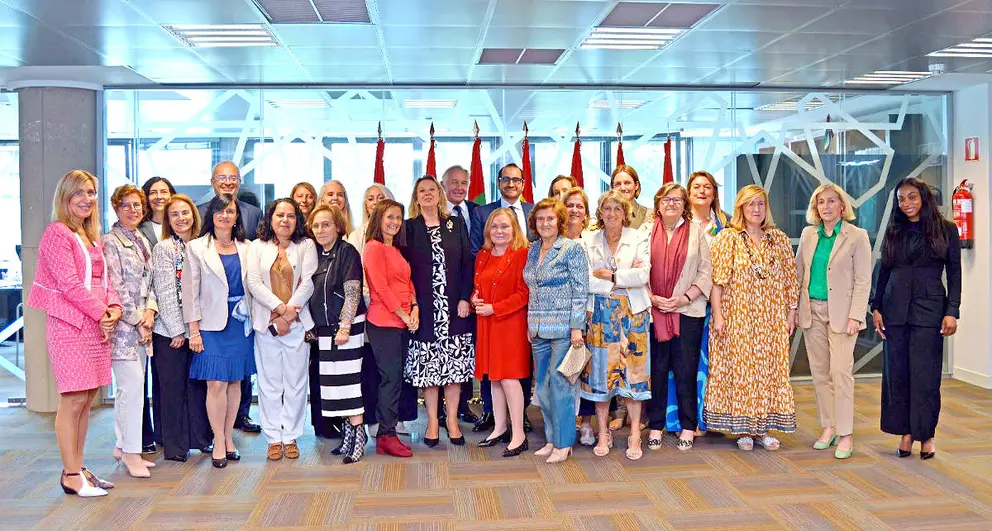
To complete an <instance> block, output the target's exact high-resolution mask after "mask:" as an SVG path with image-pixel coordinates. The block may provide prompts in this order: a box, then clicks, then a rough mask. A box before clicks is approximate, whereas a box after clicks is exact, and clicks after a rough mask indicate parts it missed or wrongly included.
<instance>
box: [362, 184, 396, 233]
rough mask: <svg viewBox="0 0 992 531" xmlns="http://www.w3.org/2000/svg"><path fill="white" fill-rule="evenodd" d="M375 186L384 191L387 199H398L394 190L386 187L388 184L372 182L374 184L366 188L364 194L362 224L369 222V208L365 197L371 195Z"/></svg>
mask: <svg viewBox="0 0 992 531" xmlns="http://www.w3.org/2000/svg"><path fill="white" fill-rule="evenodd" d="M373 188H375V189H377V190H379V191H380V192H382V195H384V196H386V199H392V200H394V201H395V200H396V198H395V197H393V192H391V191H390V190H389V188H386V185H384V184H379V183H372V186H369V187H368V188H366V189H365V192H364V193H363V194H362V225H366V226H367V225H368V224H369V209H367V208H365V198H366V197H368V196H369V191H371V190H372V189H373Z"/></svg>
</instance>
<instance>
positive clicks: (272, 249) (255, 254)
mask: <svg viewBox="0 0 992 531" xmlns="http://www.w3.org/2000/svg"><path fill="white" fill-rule="evenodd" d="M277 256H279V247H278V246H277V245H276V243H275V242H263V241H262V240H255V241H253V242H251V245H250V246H248V285H247V287H248V289H249V290H250V291H251V296H252V300H251V318H252V319H251V320H252V326H254V328H255V330H256V331H257V332H262V333H267V332H266V328H268V326H269V318H270V317H271V315H272V310H275V309H276V308H277V307H279V305H280V304H282V301H281V300H279V297H276V294H275V293H273V292H272V275H270V274H269V271H270V270H271V269H272V264H273V263H275V261H276V257H277ZM286 258H287V259H288V260H289V263H290V264H291V265H292V266H293V296H292V297H291V298H290V299H289V302H287V303H286V304H288V305H290V306H293V305H295V306H299V307H300V323H301V324H302V325H303V328H304V330H310V329H311V328H313V318H312V317H311V316H310V305H309V304H307V302H309V301H310V296H311V295H313V274H314V272H316V271H317V247H316V246H315V245H314V243H313V240H311V239H310V238H306V239H304V240H303V241H301V242H300V243H290V244H289V247H287V248H286Z"/></svg>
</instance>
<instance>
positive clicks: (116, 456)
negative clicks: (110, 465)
mask: <svg viewBox="0 0 992 531" xmlns="http://www.w3.org/2000/svg"><path fill="white" fill-rule="evenodd" d="M139 455H140V454H139ZM122 459H124V451H123V450H121V449H120V448H117V447H114V461H120V460H122ZM141 464H143V465H145V468H155V463H153V462H151V461H146V460H145V459H144V458H142V459H141Z"/></svg>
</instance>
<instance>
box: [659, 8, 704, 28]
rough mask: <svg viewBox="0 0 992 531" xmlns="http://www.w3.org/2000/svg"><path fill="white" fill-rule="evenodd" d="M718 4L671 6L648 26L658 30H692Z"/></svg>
mask: <svg viewBox="0 0 992 531" xmlns="http://www.w3.org/2000/svg"><path fill="white" fill-rule="evenodd" d="M718 7H720V6H719V5H718V4H669V6H668V7H667V8H665V10H664V11H662V12H661V14H660V15H658V17H657V18H655V19H654V20H652V21H651V23H650V24H648V26H649V27H656V28H691V27H692V26H694V25H695V24H696V23H697V22H699V20H700V19H702V18H703V17H705V16H706V15H709V14H710V13H711V12H713V10H714V9H716V8H718Z"/></svg>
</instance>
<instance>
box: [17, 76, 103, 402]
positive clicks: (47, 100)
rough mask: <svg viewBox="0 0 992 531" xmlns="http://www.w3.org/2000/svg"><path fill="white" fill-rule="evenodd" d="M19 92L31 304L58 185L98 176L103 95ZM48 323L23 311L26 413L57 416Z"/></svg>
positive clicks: (56, 89) (26, 277)
mask: <svg viewBox="0 0 992 531" xmlns="http://www.w3.org/2000/svg"><path fill="white" fill-rule="evenodd" d="M12 88H16V87H12ZM17 92H18V109H19V114H18V120H19V133H20V141H19V143H20V173H21V175H20V183H21V233H22V240H23V241H22V258H23V263H24V298H25V300H27V294H28V291H29V290H30V289H31V284H32V282H33V281H34V273H35V266H36V264H37V259H38V242H39V241H40V240H41V235H42V233H43V232H44V230H45V227H46V226H47V225H48V224H49V223H50V222H51V219H52V197H53V196H54V194H55V187H56V185H57V184H58V182H59V179H61V178H62V176H63V175H64V174H65V173H66V172H68V171H69V170H72V169H76V168H79V169H83V170H86V171H89V172H91V173H93V174H94V175H97V176H99V175H100V172H99V169H100V160H101V159H102V157H101V156H100V153H101V150H102V145H103V142H102V138H103V132H102V126H101V124H102V119H101V116H100V113H101V98H102V94H101V92H100V91H99V90H94V89H87V88H65V87H23V88H17ZM101 192H102V191H101ZM45 320H46V315H45V313H44V312H41V311H38V310H36V309H34V308H28V307H27V306H25V308H24V352H25V354H24V369H25V370H24V372H25V384H26V387H27V389H26V391H27V407H28V409H30V410H31V411H38V412H52V411H55V410H56V408H57V406H58V401H59V396H58V393H57V391H56V389H55V380H54V378H53V376H52V368H51V364H50V362H49V359H48V349H47V347H46V344H45Z"/></svg>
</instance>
